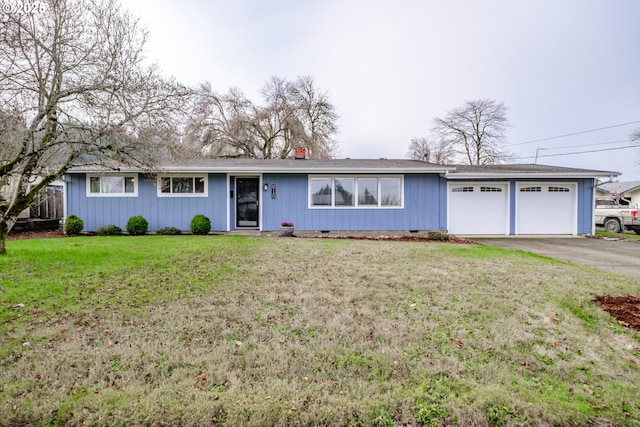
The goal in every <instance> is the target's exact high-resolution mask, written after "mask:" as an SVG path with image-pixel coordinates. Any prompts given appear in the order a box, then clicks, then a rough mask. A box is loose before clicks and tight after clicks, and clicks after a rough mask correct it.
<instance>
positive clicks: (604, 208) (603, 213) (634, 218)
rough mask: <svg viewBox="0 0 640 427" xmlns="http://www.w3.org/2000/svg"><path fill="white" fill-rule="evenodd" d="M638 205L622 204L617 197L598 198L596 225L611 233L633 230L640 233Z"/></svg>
mask: <svg viewBox="0 0 640 427" xmlns="http://www.w3.org/2000/svg"><path fill="white" fill-rule="evenodd" d="M639 210H640V209H638V208H637V207H633V206H627V205H621V204H619V203H618V201H617V200H615V199H607V198H596V208H595V219H596V225H598V226H601V227H604V229H605V231H609V232H611V233H622V232H623V231H625V230H633V231H634V232H635V233H636V234H640V215H638V211H639Z"/></svg>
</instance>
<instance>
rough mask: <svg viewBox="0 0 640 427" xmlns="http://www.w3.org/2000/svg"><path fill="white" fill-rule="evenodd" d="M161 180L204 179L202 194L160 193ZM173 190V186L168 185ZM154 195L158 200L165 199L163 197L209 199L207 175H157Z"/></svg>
mask: <svg viewBox="0 0 640 427" xmlns="http://www.w3.org/2000/svg"><path fill="white" fill-rule="evenodd" d="M162 178H170V179H173V178H193V179H194V180H195V179H196V178H202V179H204V193H195V192H193V193H173V192H171V193H163V192H162V182H161V180H162ZM172 188H173V184H172V185H170V189H172ZM193 189H194V191H195V182H194V187H193ZM156 194H157V196H158V197H159V198H165V197H209V174H206V173H203V174H184V173H177V174H158V175H157V176H156Z"/></svg>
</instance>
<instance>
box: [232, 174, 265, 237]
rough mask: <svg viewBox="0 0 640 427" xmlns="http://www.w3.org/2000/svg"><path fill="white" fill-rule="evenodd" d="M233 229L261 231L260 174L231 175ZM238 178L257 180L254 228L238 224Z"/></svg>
mask: <svg viewBox="0 0 640 427" xmlns="http://www.w3.org/2000/svg"><path fill="white" fill-rule="evenodd" d="M232 176H233V200H234V202H233V219H234V220H235V221H234V224H233V229H234V230H238V229H240V230H259V231H262V195H261V193H262V174H242V175H233V174H232ZM238 178H251V179H257V180H258V195H257V196H256V197H257V198H258V199H257V201H258V226H257V227H255V226H253V225H248V226H239V225H237V224H238Z"/></svg>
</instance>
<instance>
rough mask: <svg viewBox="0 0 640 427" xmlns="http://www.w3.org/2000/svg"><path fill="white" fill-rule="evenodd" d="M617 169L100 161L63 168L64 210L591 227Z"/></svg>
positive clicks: (387, 224)
mask: <svg viewBox="0 0 640 427" xmlns="http://www.w3.org/2000/svg"><path fill="white" fill-rule="evenodd" d="M618 175H619V173H618V172H608V171H597V170H586V169H574V168H564V167H555V166H543V165H494V166H445V165H436V164H430V163H425V162H422V161H417V160H391V159H375V160H374V159H372V160H363V159H360V160H352V159H332V160H309V159H301V160H293V159H277V160H276V159H274V160H264V159H199V160H194V161H189V162H188V163H173V164H170V165H166V166H164V167H161V168H159V169H158V172H156V173H154V174H145V173H143V172H142V171H140V170H135V169H126V168H123V169H119V170H117V171H115V170H107V169H97V168H91V167H85V168H76V169H72V170H70V171H69V172H68V173H67V174H66V175H65V176H64V182H65V203H66V209H65V212H67V214H76V215H78V216H79V217H80V218H82V219H83V220H84V224H85V230H86V231H94V230H95V229H96V228H98V227H100V226H102V225H108V224H115V225H117V226H119V227H121V228H123V229H124V228H125V224H126V222H127V220H128V218H130V217H131V216H133V215H142V216H143V217H145V218H146V219H147V221H148V222H149V230H150V231H153V230H158V229H160V228H162V227H168V226H172V227H177V228H179V229H181V230H189V226H190V222H191V219H192V218H193V216H194V215H196V214H203V215H206V216H207V217H209V218H210V220H211V224H212V231H233V230H242V229H253V230H260V231H275V230H279V228H280V225H281V223H282V222H292V223H294V224H295V229H296V230H300V231H323V232H326V231H369V230H395V231H422V230H441V231H448V232H449V233H452V234H458V235H479V234H495V235H510V234H567V235H572V234H573V235H575V234H587V233H593V231H594V219H593V205H594V197H595V184H596V178H598V177H612V176H618Z"/></svg>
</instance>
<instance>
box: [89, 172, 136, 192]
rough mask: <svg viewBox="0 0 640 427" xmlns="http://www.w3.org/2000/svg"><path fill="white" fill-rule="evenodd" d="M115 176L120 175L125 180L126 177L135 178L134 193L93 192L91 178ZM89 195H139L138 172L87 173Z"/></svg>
mask: <svg viewBox="0 0 640 427" xmlns="http://www.w3.org/2000/svg"><path fill="white" fill-rule="evenodd" d="M96 177H97V178H114V177H116V178H117V177H120V178H122V179H123V180H124V178H126V177H132V178H133V193H92V192H91V178H96ZM86 181H87V182H86V188H87V197H138V181H140V178H139V175H138V174H137V173H125V174H87V176H86ZM123 188H124V186H123Z"/></svg>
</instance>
